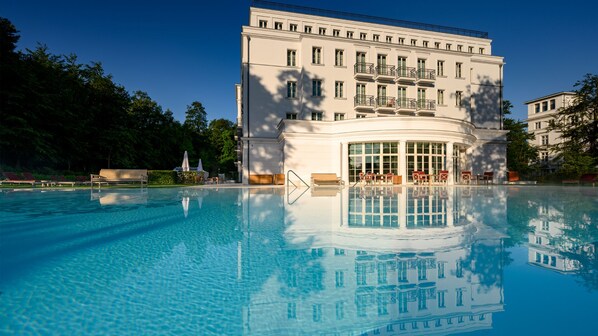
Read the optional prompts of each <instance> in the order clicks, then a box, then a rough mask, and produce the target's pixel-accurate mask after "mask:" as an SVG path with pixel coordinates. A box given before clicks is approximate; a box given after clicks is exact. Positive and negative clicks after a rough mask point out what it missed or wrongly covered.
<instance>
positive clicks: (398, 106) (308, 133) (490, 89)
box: [237, 1, 506, 184]
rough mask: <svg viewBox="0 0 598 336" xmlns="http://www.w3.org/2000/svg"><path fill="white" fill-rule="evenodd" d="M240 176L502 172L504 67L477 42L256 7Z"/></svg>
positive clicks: (470, 35) (388, 23)
mask: <svg viewBox="0 0 598 336" xmlns="http://www.w3.org/2000/svg"><path fill="white" fill-rule="evenodd" d="M241 60H242V83H241V85H240V89H238V90H237V99H239V98H241V102H240V103H239V104H238V108H239V110H238V119H239V120H240V121H241V122H240V123H239V126H240V128H241V130H240V139H239V140H240V146H239V151H240V152H241V153H242V155H241V160H240V167H241V169H240V171H241V173H242V181H243V183H245V184H247V183H249V176H250V175H259V174H279V173H286V172H288V171H289V170H293V171H294V172H295V173H296V174H298V175H299V176H300V177H301V178H303V179H304V180H306V181H309V177H310V174H311V173H313V172H333V173H336V174H338V175H339V176H341V177H342V178H343V179H344V180H345V181H347V182H354V181H355V180H356V179H357V177H358V175H359V173H360V172H370V171H371V172H375V173H388V172H392V173H394V174H397V175H402V176H403V181H407V182H411V175H412V172H413V171H414V170H423V171H426V172H429V173H436V172H438V171H439V170H448V171H449V172H450V178H449V183H451V184H452V183H453V182H454V181H456V180H457V176H459V173H460V171H461V170H473V172H474V174H481V173H482V172H483V171H489V170H492V171H494V172H495V175H494V176H495V177H496V181H500V180H501V179H503V178H504V174H505V170H506V132H505V131H503V130H502V85H503V84H502V83H503V65H504V61H503V57H500V56H494V55H492V47H491V40H490V39H489V38H488V34H487V33H484V32H478V31H472V30H465V29H457V28H449V27H441V26H434V25H429V24H418V23H413V22H405V21H399V20H393V19H382V18H374V17H371V16H362V15H358V14H349V13H344V12H336V11H329V10H320V9H311V8H307V7H301V6H294V5H283V4H277V3H272V2H265V1H254V4H253V6H252V7H251V8H250V19H249V25H248V26H244V27H243V31H242V34H241Z"/></svg>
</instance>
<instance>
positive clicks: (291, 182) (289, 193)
mask: <svg viewBox="0 0 598 336" xmlns="http://www.w3.org/2000/svg"><path fill="white" fill-rule="evenodd" d="M291 173H293V175H295V176H296V177H297V178H298V179H299V180H300V181H301V182H303V184H305V186H306V187H307V189H305V190H303V192H302V193H301V195H299V197H297V198H295V199H294V200H293V202H291V201H289V200H290V198H289V196H291V194H292V193H294V192H295V190H297V189H298V188H299V187H298V186H297V185H296V184H295V183H293V181H291V178H290V176H289V175H290V174H291ZM289 183H290V184H292V185H293V187H295V188H294V189H293V191H291V192H289ZM309 188H310V187H309V184H307V183H305V181H303V179H302V178H301V176H299V175H297V173H295V172H294V171H293V170H291V169H289V170H287V203H288V204H289V205H292V204H293V203H295V202H297V200H298V199H300V198H301V196H303V194H305V193H306V192H307V190H309Z"/></svg>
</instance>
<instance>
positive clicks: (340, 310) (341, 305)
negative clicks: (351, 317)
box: [336, 301, 345, 320]
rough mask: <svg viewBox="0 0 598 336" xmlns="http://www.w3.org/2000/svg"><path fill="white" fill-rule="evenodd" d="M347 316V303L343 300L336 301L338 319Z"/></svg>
mask: <svg viewBox="0 0 598 336" xmlns="http://www.w3.org/2000/svg"><path fill="white" fill-rule="evenodd" d="M344 318H345V303H344V302H343V301H338V302H337V303H336V319H337V320H342V319H344Z"/></svg>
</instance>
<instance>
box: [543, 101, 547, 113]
mask: <svg viewBox="0 0 598 336" xmlns="http://www.w3.org/2000/svg"><path fill="white" fill-rule="evenodd" d="M545 111H548V102H542V112H545Z"/></svg>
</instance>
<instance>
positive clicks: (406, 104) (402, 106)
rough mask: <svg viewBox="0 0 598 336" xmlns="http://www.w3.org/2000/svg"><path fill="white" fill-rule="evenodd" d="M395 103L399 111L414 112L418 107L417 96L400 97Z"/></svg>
mask: <svg viewBox="0 0 598 336" xmlns="http://www.w3.org/2000/svg"><path fill="white" fill-rule="evenodd" d="M395 104H396V109H397V112H414V111H415V110H416V109H417V100H416V99H415V98H398V99H397V100H396V103H395Z"/></svg>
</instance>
